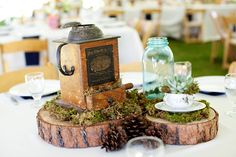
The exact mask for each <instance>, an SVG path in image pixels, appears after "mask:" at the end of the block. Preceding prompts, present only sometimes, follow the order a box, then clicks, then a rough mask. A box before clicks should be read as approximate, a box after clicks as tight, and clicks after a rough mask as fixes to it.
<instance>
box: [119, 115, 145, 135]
mask: <svg viewBox="0 0 236 157" xmlns="http://www.w3.org/2000/svg"><path fill="white" fill-rule="evenodd" d="M122 126H123V128H124V129H125V132H126V134H127V136H128V139H131V138H134V137H138V136H143V135H145V130H146V129H147V127H148V122H147V120H146V119H145V118H144V117H143V116H133V117H131V118H130V119H128V120H127V121H124V122H123V123H122Z"/></svg>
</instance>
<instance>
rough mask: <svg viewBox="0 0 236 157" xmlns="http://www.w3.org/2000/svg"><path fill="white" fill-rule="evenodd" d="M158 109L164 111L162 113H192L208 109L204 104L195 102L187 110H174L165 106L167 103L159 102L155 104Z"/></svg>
mask: <svg viewBox="0 0 236 157" xmlns="http://www.w3.org/2000/svg"><path fill="white" fill-rule="evenodd" d="M155 107H156V109H159V110H162V111H168V112H192V111H197V110H201V109H203V108H205V107H206V105H205V104H204V103H201V102H198V101H195V102H194V103H193V105H191V106H189V107H185V108H174V107H171V106H168V105H166V104H165V102H159V103H157V104H155Z"/></svg>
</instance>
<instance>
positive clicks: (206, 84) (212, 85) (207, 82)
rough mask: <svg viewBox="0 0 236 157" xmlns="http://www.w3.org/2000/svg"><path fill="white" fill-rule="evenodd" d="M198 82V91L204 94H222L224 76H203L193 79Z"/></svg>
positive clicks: (223, 91) (223, 90)
mask: <svg viewBox="0 0 236 157" xmlns="http://www.w3.org/2000/svg"><path fill="white" fill-rule="evenodd" d="M194 80H195V81H197V82H198V84H199V88H200V92H203V93H206V94H211V93H212V94H215V95H216V94H224V93H225V89H224V76H204V77H196V78H195V79H194Z"/></svg>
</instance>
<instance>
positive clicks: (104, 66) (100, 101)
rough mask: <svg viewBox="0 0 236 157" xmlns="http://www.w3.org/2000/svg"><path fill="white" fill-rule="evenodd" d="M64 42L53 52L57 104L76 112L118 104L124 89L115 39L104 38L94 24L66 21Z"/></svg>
mask: <svg viewBox="0 0 236 157" xmlns="http://www.w3.org/2000/svg"><path fill="white" fill-rule="evenodd" d="M68 27H72V29H71V31H70V33H69V36H68V39H62V40H58V41H56V42H59V43H62V44H61V45H60V46H59V47H58V50H57V62H58V69H59V78H60V85H61V100H60V104H61V105H64V106H68V107H76V108H77V109H78V110H81V111H83V110H99V109H102V108H106V107H108V106H109V104H111V103H112V102H113V101H119V102H122V101H123V100H124V99H125V97H126V94H125V90H126V89H128V88H132V85H130V84H127V85H123V86H122V85H121V81H120V76H119V59H118V38H119V36H105V35H103V32H102V31H101V30H100V29H99V28H98V27H96V26H95V25H94V24H87V25H82V24H81V23H79V22H70V23H67V24H65V25H64V26H63V28H68Z"/></svg>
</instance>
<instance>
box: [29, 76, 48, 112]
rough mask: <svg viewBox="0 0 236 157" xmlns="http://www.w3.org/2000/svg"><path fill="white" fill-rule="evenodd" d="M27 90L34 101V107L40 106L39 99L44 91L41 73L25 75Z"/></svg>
mask: <svg viewBox="0 0 236 157" xmlns="http://www.w3.org/2000/svg"><path fill="white" fill-rule="evenodd" d="M25 82H26V84H27V89H28V91H29V93H30V94H31V96H32V97H33V99H34V104H33V105H34V107H36V108H39V107H40V106H41V98H42V95H43V90H44V74H43V72H34V73H29V74H26V75H25Z"/></svg>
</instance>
